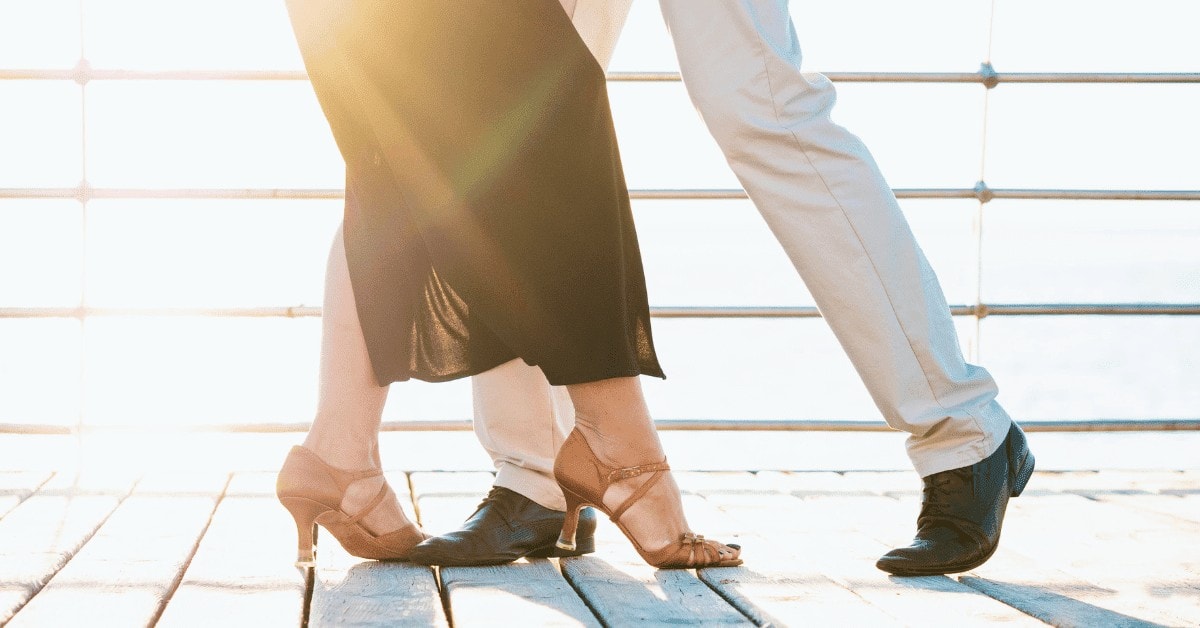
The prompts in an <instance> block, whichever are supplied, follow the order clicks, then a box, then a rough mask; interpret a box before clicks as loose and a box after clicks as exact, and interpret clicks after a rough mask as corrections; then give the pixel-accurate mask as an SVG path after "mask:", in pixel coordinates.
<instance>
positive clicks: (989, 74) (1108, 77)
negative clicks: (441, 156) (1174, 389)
mask: <svg viewBox="0 0 1200 628" xmlns="http://www.w3.org/2000/svg"><path fill="white" fill-rule="evenodd" d="M825 75H826V76H827V77H828V78H830V79H831V80H833V81H834V82H838V83H960V84H962V83H966V84H971V83H973V84H979V85H982V86H983V87H985V88H986V89H988V90H990V89H993V88H995V87H997V86H999V85H1002V84H1048V83H1061V84H1200V73H1195V72H1182V73H1181V72H1171V73H1063V72H1040V73H1028V72H1026V73H1021V72H1014V73H1009V72H997V71H996V70H995V68H994V67H993V66H992V65H991V64H990V63H983V64H981V66H980V69H979V70H978V71H976V72H828V73H826V74H825ZM608 78H609V80H610V81H613V82H628V83H645V82H676V81H679V80H680V77H679V75H678V74H677V73H674V72H614V73H610V74H609V75H608ZM5 80H10V81H15V80H22V81H29V80H33V81H43V80H45V81H71V82H74V83H76V84H78V85H80V86H86V85H87V84H89V83H91V82H93V81H303V80H307V77H306V76H305V74H304V72H301V71H290V70H262V71H259V70H239V71H226V70H221V71H208V70H185V71H143V70H121V69H96V68H92V67H91V66H90V64H89V63H88V62H87V61H86V60H81V61H80V62H79V63H78V64H77V65H76V66H75V67H74V68H69V69H0V81H5ZM85 111H86V108H85ZM85 115H86V114H85ZM84 160H85V163H84V168H83V172H84V173H85V176H84V179H85V182H84V183H81V184H80V185H78V186H75V187H57V188H0V198H7V199H75V200H77V201H79V202H80V203H81V204H83V206H84V208H85V211H86V207H87V203H88V202H89V201H90V200H93V199H340V198H342V197H343V192H342V190H340V189H265V188H258V189H255V188H244V189H216V188H213V189H208V188H186V189H158V190H156V189H135V188H103V187H93V186H91V185H89V184H88V183H86V172H87V168H86V151H84ZM895 193H896V196H897V197H898V198H902V199H974V200H977V201H978V202H979V203H980V205H981V206H982V205H983V204H986V203H988V202H990V201H992V200H995V199H1022V200H1029V199H1041V200H1139V201H1143V200H1147V201H1155V200H1161V201H1167V200H1170V201H1197V200H1200V190H1122V189H1115V190H1088V189H1075V190H1070V189H1007V188H991V187H989V186H988V185H987V183H985V182H983V181H980V182H978V183H976V184H975V185H974V186H973V187H970V188H923V189H897V190H895ZM630 196H631V197H632V198H634V199H639V200H740V199H746V198H747V196H746V193H745V192H744V191H743V190H739V189H640V190H631V191H630ZM950 310H951V313H952V314H954V315H956V316H973V317H976V318H979V319H982V318H984V317H988V316H1051V315H1122V316H1127V315H1154V316H1161V315H1187V316H1195V315H1200V303H1059V304H1049V303H1037V304H987V303H982V302H980V303H975V304H971V305H954V306H951V308H950ZM651 314H652V315H653V316H655V317H659V318H816V317H819V316H820V313H819V312H818V311H817V309H816V308H815V307H656V308H652V309H651ZM101 316H217V317H284V318H296V317H315V316H320V308H317V307H307V306H297V307H288V306H277V307H253V308H98V307H91V306H88V305H86V298H85V299H84V300H83V304H81V305H79V306H77V307H29V308H16V307H0V319H4V318H76V319H80V320H83V319H86V318H90V317H101ZM1022 425H1023V426H1024V427H1025V428H1026V429H1027V430H1028V431H1034V432H1037V431H1054V432H1080V431H1130V430H1155V431H1159V430H1190V431H1194V430H1200V419H1128V420H1121V419H1106V420H1087V421H1028V422H1022ZM658 427H659V429H663V430H683V431H687V430H729V431H742V430H751V431H760V430H763V431H855V432H882V431H888V430H889V429H890V428H888V427H887V425H886V424H884V423H883V422H881V421H813V420H779V421H736V420H724V419H694V420H678V421H658ZM307 428H308V424H307V423H261V424H226V425H215V426H196V427H182V428H170V429H167V430H163V431H219V432H242V433H272V432H294V431H303V430H306V429H307ZM122 429H137V430H139V431H147V430H149V431H155V430H154V429H152V428H146V427H142V426H139V427H137V428H123V427H121V426H88V425H84V424H82V423H79V424H77V425H75V426H57V425H24V424H0V433H25V434H30V433H34V434H71V433H83V432H89V431H120V430H122ZM383 429H384V430H385V431H407V430H415V431H465V430H470V429H471V427H470V422H469V421H404V422H388V423H384V425H383Z"/></svg>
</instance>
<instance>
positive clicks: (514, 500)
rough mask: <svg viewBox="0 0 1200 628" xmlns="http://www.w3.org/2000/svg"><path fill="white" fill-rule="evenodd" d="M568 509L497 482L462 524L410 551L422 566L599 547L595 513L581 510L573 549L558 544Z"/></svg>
mask: <svg viewBox="0 0 1200 628" xmlns="http://www.w3.org/2000/svg"><path fill="white" fill-rule="evenodd" d="M563 517H564V513H562V512H559V511H557V510H550V509H549V508H544V507H542V506H541V505H540V504H538V503H537V502H535V501H533V500H531V499H529V498H527V497H525V496H524V495H522V494H520V493H517V492H516V491H510V490H508V489H506V488H503V487H499V486H496V487H493V488H492V490H491V492H489V493H488V495H487V497H485V498H484V499H483V502H481V503H480V504H479V508H477V509H476V510H475V514H473V515H471V516H470V517H468V518H467V520H466V521H465V522H464V523H463V526H462V528H459V529H458V530H455V531H454V532H449V533H447V534H443V535H442V536H435V537H433V538H429V539H426V540H424V541H422V542H421V543H420V544H418V545H417V546H416V547H414V548H413V549H412V550H411V551H410V552H409V553H408V560H410V561H412V562H414V563H417V564H420V565H443V566H452V567H465V566H471V565H500V564H504V563H509V562H512V561H514V560H516V559H518V558H521V557H523V556H528V557H530V558H548V557H552V556H556V557H562V556H581V555H583V554H589V553H591V552H593V551H595V538H594V534H595V532H596V513H594V512H592V509H591V508H584V509H583V512H581V513H579V530H578V532H577V534H576V537H575V539H576V542H575V549H574V550H563V549H559V548H557V547H555V545H554V542H555V541H557V540H558V533H559V532H560V531H561V530H562V525H563Z"/></svg>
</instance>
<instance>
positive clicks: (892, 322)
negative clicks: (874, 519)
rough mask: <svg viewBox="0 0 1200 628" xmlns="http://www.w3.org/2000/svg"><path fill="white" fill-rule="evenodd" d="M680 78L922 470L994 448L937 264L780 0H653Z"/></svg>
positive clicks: (996, 441) (990, 397)
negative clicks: (834, 116) (814, 69)
mask: <svg viewBox="0 0 1200 628" xmlns="http://www.w3.org/2000/svg"><path fill="white" fill-rule="evenodd" d="M661 6H662V11H663V16H664V18H665V19H666V22H667V27H668V29H669V30H670V32H671V36H672V38H673V39H674V42H675V50H676V52H677V54H678V56H679V65H680V69H681V72H682V75H683V81H684V84H685V85H686V87H687V89H688V92H689V94H690V96H691V98H692V101H693V103H694V104H695V106H696V108H697V110H699V112H700V115H701V116H702V117H703V119H704V121H705V123H706V124H707V125H708V128H709V130H710V131H711V133H712V134H713V136H714V138H716V140H717V143H718V144H719V145H720V147H721V149H722V151H723V152H724V153H725V157H726V158H727V159H728V161H729V164H730V166H732V168H733V171H734V173H735V174H736V175H737V176H738V179H739V180H740V181H741V183H742V185H743V186H744V187H745V188H746V191H747V192H748V193H749V195H750V198H751V199H752V200H753V201H754V204H755V205H756V206H757V207H758V210H759V211H760V212H761V213H762V215H763V217H764V218H765V219H766V221H767V223H768V224H769V225H770V228H771V230H772V231H773V232H774V234H775V236H776V237H777V238H778V239H779V241H780V243H781V244H782V245H783V247H784V249H785V250H786V251H787V254H788V256H789V257H790V258H791V260H792V263H793V264H795V266H796V270H797V271H799V273H800V275H801V277H802V278H803V280H804V282H805V284H806V285H807V286H808V288H809V291H810V292H811V293H812V294H813V297H814V299H815V300H816V303H817V307H818V308H819V309H820V311H821V313H822V315H823V316H824V317H825V320H826V321H828V323H829V325H830V327H832V328H833V331H834V334H835V335H836V336H837V338H838V340H839V342H841V345H842V347H843V348H844V349H845V351H846V353H847V354H848V355H849V357H850V360H851V361H852V362H853V363H854V366H855V368H856V369H857V370H858V373H859V375H860V376H861V377H862V380H863V382H864V384H865V385H866V387H867V389H868V390H869V391H870V394H871V396H872V398H873V399H874V401H875V403H876V405H877V406H878V407H879V409H880V411H881V412H882V413H883V416H884V418H885V419H886V420H887V422H888V424H889V425H891V426H892V427H894V428H896V429H899V430H903V431H906V432H908V433H909V434H910V437H909V439H908V454H909V457H910V458H911V459H912V462H913V465H914V466H915V467H916V469H917V472H918V473H920V474H921V476H927V475H930V474H932V473H937V472H939V471H945V470H947V469H954V468H958V467H962V466H966V465H970V464H974V463H975V462H978V461H980V460H982V459H983V458H985V457H987V456H988V455H989V454H991V453H992V452H993V451H995V449H996V448H997V447H999V445H1000V443H1001V442H1003V439H1004V436H1005V435H1006V434H1007V432H1008V428H1009V424H1010V421H1011V419H1009V417H1008V415H1007V414H1006V413H1005V412H1004V410H1003V409H1002V408H1001V407H1000V405H999V404H997V403H996V401H995V396H996V393H997V388H996V385H995V383H994V381H993V380H992V378H991V376H990V375H989V374H988V373H987V371H985V370H984V369H982V368H980V367H977V366H973V365H970V364H966V363H965V362H964V360H963V356H962V351H961V349H960V348H959V345H958V338H957V335H956V333H955V329H954V325H953V322H952V321H951V318H950V315H949V308H948V306H947V304H946V301H945V297H944V296H943V294H942V290H941V287H940V286H939V285H938V282H937V278H936V277H935V276H934V274H933V271H932V269H931V268H930V267H929V263H928V262H927V261H926V259H925V256H924V255H923V254H922V253H921V250H920V249H919V248H918V246H917V243H916V241H915V240H914V238H913V235H912V232H911V231H910V229H909V227H908V224H907V222H906V221H905V219H904V216H903V214H902V213H901V212H900V207H899V205H898V204H897V203H896V198H895V196H894V195H893V194H892V191H891V188H890V187H889V186H888V184H887V182H886V181H884V179H883V176H882V175H881V174H880V172H879V169H878V167H877V166H876V164H875V161H874V159H873V158H872V157H871V154H870V152H869V151H868V150H867V148H866V146H864V145H863V143H862V142H861V141H860V140H859V139H858V138H857V137H855V136H854V135H852V134H851V133H850V132H848V131H846V130H845V129H843V128H842V127H840V126H837V125H836V124H834V123H833V122H832V121H831V120H830V117H829V114H830V109H831V108H832V107H833V104H834V100H835V93H834V88H833V85H832V84H831V83H830V81H829V80H828V79H826V78H825V77H824V76H821V75H820V74H815V73H813V74H805V73H801V71H800V46H799V43H798V42H797V39H796V33H795V29H794V28H793V26H792V22H791V18H790V17H789V15H788V3H787V1H786V0H661Z"/></svg>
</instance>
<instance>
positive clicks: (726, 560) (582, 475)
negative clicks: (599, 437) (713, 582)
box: [554, 430, 742, 569]
mask: <svg viewBox="0 0 1200 628" xmlns="http://www.w3.org/2000/svg"><path fill="white" fill-rule="evenodd" d="M670 470H671V467H669V466H667V461H666V460H665V459H664V460H663V461H662V462H656V463H653V464H643V465H638V466H636V467H626V468H624V469H615V468H612V467H609V466H608V465H605V464H604V463H603V462H600V460H599V459H597V457H596V453H595V452H594V451H592V448H591V446H589V445H588V444H587V441H586V440H584V438H583V435H582V434H581V433H579V430H573V431H572V432H571V435H570V436H568V437H567V440H566V442H564V443H563V445H562V448H561V449H559V450H558V456H557V457H555V459H554V479H555V480H557V481H558V486H559V488H561V489H562V492H563V496H565V497H566V499H567V515H566V519H565V520H564V521H563V527H562V533H561V534H559V537H558V543H557V545H558V547H560V548H562V549H565V550H572V549H575V528H576V526H577V525H578V523H579V510H580V509H581V508H583V507H584V506H592V507H593V508H598V509H600V510H602V511H604V513H605V514H607V515H608V517H609V519H611V520H612V522H613V523H615V524H617V527H619V528H620V529H621V532H622V533H623V534H624V535H625V538H627V539H629V542H630V543H633V547H634V549H636V550H637V553H638V554H639V555H640V556H641V557H642V559H643V560H645V561H646V562H647V563H649V564H650V565H652V566H654V567H659V568H663V569H688V568H698V567H734V566H737V565H740V564H742V560H741V558H739V556H740V554H741V549H742V548H741V547H740V546H737V545H726V544H724V543H719V542H717V541H711V540H706V539H705V538H704V537H703V536H701V535H698V534H692V533H691V532H687V533H684V534H683V535H682V536H680V538H679V540H678V541H676V542H674V543H671V544H668V545H667V546H666V547H663V548H661V549H657V550H654V551H648V550H646V549H644V548H643V547H642V545H641V543H638V540H637V539H635V538H633V535H632V534H630V532H629V530H628V529H626V528H625V525H624V524H622V523H621V515H622V514H624V513H625V511H626V510H629V507H630V506H632V505H633V504H634V502H636V501H637V500H639V499H641V498H642V497H643V496H644V495H645V494H646V493H648V492H649V491H650V489H651V488H653V487H654V485H655V484H657V483H658V481H659V480H661V479H662V476H663V474H664V473H666V472H667V471H670ZM643 473H653V474H654V475H652V476H650V478H649V479H647V480H646V481H645V482H643V483H642V485H641V486H639V487H638V488H637V490H635V491H634V492H633V494H632V495H630V496H629V499H626V500H625V502H624V503H622V504H621V505H620V506H618V507H617V508H616V509H615V510H611V511H610V510H609V509H608V507H607V506H605V505H604V494H605V493H606V492H607V491H608V487H609V486H612V485H613V484H614V483H616V482H621V481H625V480H629V479H631V478H635V477H637V476H639V475H642V474H643Z"/></svg>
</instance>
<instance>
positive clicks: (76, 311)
mask: <svg viewBox="0 0 1200 628" xmlns="http://www.w3.org/2000/svg"><path fill="white" fill-rule="evenodd" d="M950 313H951V314H953V315H955V316H978V317H979V318H986V317H988V316H1100V315H1104V316H1198V315H1200V303H997V304H988V303H982V304H978V305H952V306H950ZM320 315H321V308H320V307H317V306H308V305H298V306H267V307H94V306H89V307H0V319H4V318H96V317H114V316H125V317H133V316H158V317H221V318H312V317H317V316H320ZM650 315H651V316H653V317H655V318H739V319H740V318H820V317H821V313H820V312H819V311H818V310H817V308H815V307H811V306H809V307H805V306H796V307H786V306H785V307H756V306H727V307H716V306H696V307H691V306H687V307H662V306H660V307H651V308H650Z"/></svg>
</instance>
